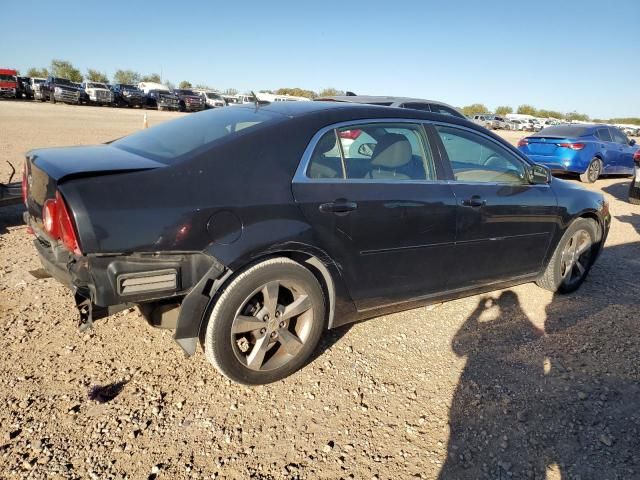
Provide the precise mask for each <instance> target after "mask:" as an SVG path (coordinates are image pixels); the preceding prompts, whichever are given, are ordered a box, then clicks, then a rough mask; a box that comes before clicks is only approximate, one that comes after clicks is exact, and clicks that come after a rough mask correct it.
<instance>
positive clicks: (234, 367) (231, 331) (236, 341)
mask: <svg viewBox="0 0 640 480" xmlns="http://www.w3.org/2000/svg"><path fill="white" fill-rule="evenodd" d="M324 328H325V298H324V294H323V292H322V288H321V287H320V284H319V283H318V280H317V279H316V277H315V276H314V275H313V274H312V273H311V272H310V271H309V270H307V269H306V268H305V267H303V266H302V265H301V264H299V263H297V262H294V261H293V260H290V259H288V258H274V259H270V260H266V261H264V262H261V263H258V264H256V265H253V266H252V267H250V268H248V269H246V270H245V271H243V272H241V273H240V274H239V275H238V276H236V277H235V278H234V279H233V280H232V281H231V283H229V284H228V285H227V286H226V287H225V288H224V290H223V291H222V294H221V295H220V297H219V298H218V299H217V300H216V301H215V304H214V306H213V309H212V310H211V313H210V315H209V321H208V324H207V329H206V333H205V338H204V351H205V354H206V356H207V360H209V362H210V363H211V364H212V365H213V366H214V367H215V368H216V369H217V370H218V371H219V372H220V373H221V374H223V375H224V376H226V377H228V378H229V379H231V380H233V381H236V382H239V383H243V384H246V385H260V384H265V383H271V382H275V381H277V380H281V379H282V378H285V377H287V376H288V375H290V374H292V373H293V372H295V371H296V370H298V369H299V368H301V367H302V366H303V365H304V364H305V363H306V362H307V360H308V359H309V357H310V356H311V354H312V353H313V350H314V349H315V347H316V346H317V344H318V341H319V340H320V337H321V335H322V332H323V330H324Z"/></svg>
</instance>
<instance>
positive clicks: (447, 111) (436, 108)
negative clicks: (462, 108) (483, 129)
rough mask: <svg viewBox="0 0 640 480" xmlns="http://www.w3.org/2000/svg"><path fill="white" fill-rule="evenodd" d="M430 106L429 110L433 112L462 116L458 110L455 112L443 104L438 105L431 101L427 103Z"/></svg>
mask: <svg viewBox="0 0 640 480" xmlns="http://www.w3.org/2000/svg"><path fill="white" fill-rule="evenodd" d="M429 106H430V107H431V111H432V112H433V113H439V114H441V115H451V116H453V117H458V118H464V115H461V114H460V112H456V111H455V110H454V109H453V108H449V107H445V106H444V105H438V104H435V103H432V104H430V105H429Z"/></svg>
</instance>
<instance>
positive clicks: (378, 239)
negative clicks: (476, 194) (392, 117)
mask: <svg viewBox="0 0 640 480" xmlns="http://www.w3.org/2000/svg"><path fill="white" fill-rule="evenodd" d="M316 138H317V142H316V143H315V147H313V148H314V149H313V150H312V151H311V150H309V152H311V153H308V158H305V159H303V162H302V165H301V168H300V169H299V171H298V172H297V173H296V176H295V178H294V181H293V193H294V196H295V199H296V202H298V204H299V205H300V207H301V208H302V210H303V212H304V214H305V216H306V218H307V219H308V221H309V223H310V224H311V225H312V226H313V229H314V232H313V233H314V235H315V237H316V239H317V242H318V244H319V245H320V246H321V247H322V248H323V249H324V250H325V251H326V252H327V253H328V254H329V255H330V256H331V257H332V258H333V260H334V261H335V262H336V263H337V265H338V267H339V268H340V270H341V272H342V274H343V275H344V278H345V281H346V284H347V287H348V289H349V291H350V294H351V296H352V298H353V300H354V302H355V304H356V307H357V308H358V310H361V311H362V310H367V309H370V308H375V307H379V306H384V305H393V304H396V303H400V302H404V301H407V300H411V299H416V298H418V297H424V296H427V295H429V294H433V293H435V292H439V291H442V290H445V289H446V288H447V285H446V275H445V273H446V271H447V269H448V266H449V262H451V261H452V256H453V250H454V241H455V229H456V221H455V218H456V204H455V199H454V198H453V194H452V192H451V187H450V186H449V185H448V184H447V182H443V181H439V178H438V172H439V170H440V168H439V167H438V166H437V165H436V162H435V161H434V156H433V154H432V150H431V147H430V145H429V143H428V141H427V137H426V135H425V130H424V127H423V126H421V125H419V124H417V123H407V122H395V121H394V122H386V123H382V122H370V123H367V122H358V123H355V124H353V125H349V126H347V127H342V128H337V129H330V128H329V129H326V131H325V132H321V133H319V134H318V135H317V136H316ZM312 145H313V143H312ZM310 148H311V147H310Z"/></svg>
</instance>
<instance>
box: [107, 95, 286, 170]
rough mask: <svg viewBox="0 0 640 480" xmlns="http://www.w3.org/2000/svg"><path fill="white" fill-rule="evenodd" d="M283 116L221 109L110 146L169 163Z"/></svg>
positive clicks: (178, 120) (143, 132)
mask: <svg viewBox="0 0 640 480" xmlns="http://www.w3.org/2000/svg"><path fill="white" fill-rule="evenodd" d="M284 119H286V117H285V116H283V115H280V114H277V113H273V112H268V111H266V110H257V109H255V108H253V107H252V108H242V107H237V108H235V107H234V108H220V109H214V110H207V111H204V112H201V113H194V114H191V115H188V116H185V117H182V118H179V119H177V120H173V121H170V122H166V123H162V124H160V125H158V126H156V127H153V128H149V129H147V130H141V131H140V132H138V133H134V134H133V135H129V136H127V137H124V138H122V139H120V140H116V141H115V142H113V143H112V144H111V145H112V146H114V147H117V148H121V149H123V150H127V151H130V152H132V153H135V154H138V155H142V156H144V157H149V158H151V159H154V160H157V161H159V162H162V163H166V164H170V163H173V162H174V161H175V160H176V159H178V158H180V157H182V156H184V155H187V154H189V153H191V152H193V151H194V150H197V149H198V148H200V147H202V146H204V145H207V144H210V143H212V142H214V141H216V140H219V139H222V138H224V137H232V136H236V135H242V134H244V133H247V132H250V131H253V130H256V129H258V128H261V126H264V125H266V124H271V123H275V122H277V121H280V120H284Z"/></svg>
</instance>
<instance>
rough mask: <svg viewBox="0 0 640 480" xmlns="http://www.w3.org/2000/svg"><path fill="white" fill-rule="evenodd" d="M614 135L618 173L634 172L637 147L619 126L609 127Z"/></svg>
mask: <svg viewBox="0 0 640 480" xmlns="http://www.w3.org/2000/svg"><path fill="white" fill-rule="evenodd" d="M609 130H610V131H611V136H612V137H613V142H614V144H613V145H614V148H615V149H616V150H617V155H616V170H615V172H616V173H621V174H632V173H633V172H634V169H633V152H634V150H635V148H633V147H632V146H631V145H629V138H627V136H626V135H625V134H624V133H623V132H622V131H621V130H618V129H617V128H609Z"/></svg>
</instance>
